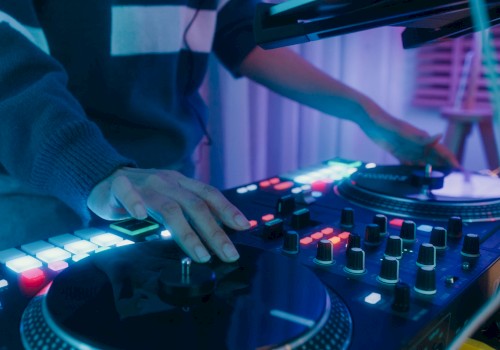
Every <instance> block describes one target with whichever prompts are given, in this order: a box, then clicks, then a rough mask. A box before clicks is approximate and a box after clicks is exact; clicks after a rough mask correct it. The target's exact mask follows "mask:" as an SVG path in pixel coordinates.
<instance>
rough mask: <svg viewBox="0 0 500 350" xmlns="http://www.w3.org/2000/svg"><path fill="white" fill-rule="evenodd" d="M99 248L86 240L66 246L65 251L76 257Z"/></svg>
mask: <svg viewBox="0 0 500 350" xmlns="http://www.w3.org/2000/svg"><path fill="white" fill-rule="evenodd" d="M97 248H98V247H97V245H96V244H94V243H91V242H89V241H86V240H81V241H77V242H73V243H69V244H66V245H65V246H64V249H65V250H67V251H68V252H70V253H73V254H75V255H78V254H85V253H90V252H93V251H94V250H96V249H97Z"/></svg>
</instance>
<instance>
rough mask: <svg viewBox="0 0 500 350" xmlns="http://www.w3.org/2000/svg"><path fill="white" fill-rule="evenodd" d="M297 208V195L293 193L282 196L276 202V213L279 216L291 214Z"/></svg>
mask: <svg viewBox="0 0 500 350" xmlns="http://www.w3.org/2000/svg"><path fill="white" fill-rule="evenodd" d="M294 210H295V197H294V196H293V195H291V194H289V195H286V196H282V197H280V198H279V199H278V201H277V202H276V214H277V215H279V216H287V215H290V214H291V213H292V212H293V211H294Z"/></svg>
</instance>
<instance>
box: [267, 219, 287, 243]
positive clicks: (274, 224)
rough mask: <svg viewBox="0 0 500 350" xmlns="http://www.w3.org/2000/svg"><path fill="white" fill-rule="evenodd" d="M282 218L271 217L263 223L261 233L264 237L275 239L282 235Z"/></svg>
mask: <svg viewBox="0 0 500 350" xmlns="http://www.w3.org/2000/svg"><path fill="white" fill-rule="evenodd" d="M283 225H284V223H283V220H281V219H273V220H271V221H268V222H266V223H265V224H264V229H263V230H262V235H263V237H264V238H266V239H277V238H281V237H283V234H284V232H283Z"/></svg>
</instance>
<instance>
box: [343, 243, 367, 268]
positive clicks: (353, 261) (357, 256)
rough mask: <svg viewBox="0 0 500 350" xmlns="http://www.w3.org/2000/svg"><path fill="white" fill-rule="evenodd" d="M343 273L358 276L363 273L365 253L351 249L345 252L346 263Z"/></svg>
mask: <svg viewBox="0 0 500 350" xmlns="http://www.w3.org/2000/svg"><path fill="white" fill-rule="evenodd" d="M344 271H346V272H348V273H352V274H356V275H359V274H361V273H364V272H365V252H364V251H363V249H361V248H351V249H349V250H348V251H347V262H346V265H345V267H344Z"/></svg>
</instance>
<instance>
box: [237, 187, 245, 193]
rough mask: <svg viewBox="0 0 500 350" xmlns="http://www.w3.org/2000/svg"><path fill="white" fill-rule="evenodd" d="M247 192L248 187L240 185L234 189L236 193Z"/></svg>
mask: <svg viewBox="0 0 500 350" xmlns="http://www.w3.org/2000/svg"><path fill="white" fill-rule="evenodd" d="M247 192H248V189H247V188H246V187H240V188H238V189H237V190H236V193H239V194H243V193H247Z"/></svg>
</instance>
